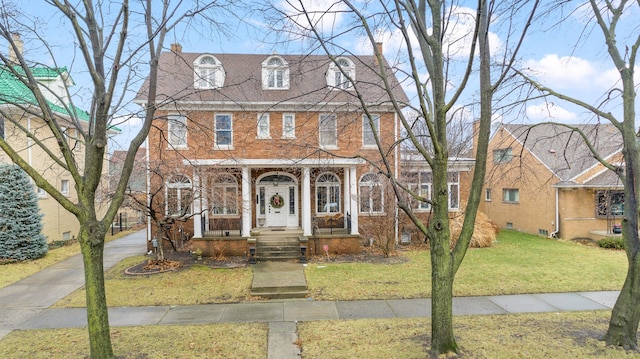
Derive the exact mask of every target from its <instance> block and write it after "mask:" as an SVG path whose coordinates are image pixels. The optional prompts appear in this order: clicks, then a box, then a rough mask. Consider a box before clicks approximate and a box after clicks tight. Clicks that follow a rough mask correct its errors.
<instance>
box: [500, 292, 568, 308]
mask: <svg viewBox="0 0 640 359" xmlns="http://www.w3.org/2000/svg"><path fill="white" fill-rule="evenodd" d="M489 300H491V301H492V302H493V303H495V304H496V305H498V306H499V307H500V308H502V309H504V310H505V311H507V312H509V313H544V312H554V311H557V310H558V309H557V308H556V307H553V306H551V305H549V304H548V303H546V302H544V301H542V300H540V299H538V298H536V297H534V296H532V295H526V294H522V295H501V296H493V297H489Z"/></svg>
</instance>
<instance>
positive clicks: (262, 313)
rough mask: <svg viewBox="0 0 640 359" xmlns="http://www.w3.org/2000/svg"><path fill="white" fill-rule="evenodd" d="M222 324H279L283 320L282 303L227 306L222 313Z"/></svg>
mask: <svg viewBox="0 0 640 359" xmlns="http://www.w3.org/2000/svg"><path fill="white" fill-rule="evenodd" d="M220 320H221V321H223V322H281V321H283V320H284V308H283V304H282V303H264V302H262V303H248V304H234V305H229V306H227V309H226V310H225V311H224V313H222V318H221V319H220Z"/></svg>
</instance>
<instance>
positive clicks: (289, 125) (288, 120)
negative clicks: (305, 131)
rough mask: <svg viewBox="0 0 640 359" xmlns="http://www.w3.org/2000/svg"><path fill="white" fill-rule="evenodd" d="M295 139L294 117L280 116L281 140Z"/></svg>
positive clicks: (287, 114) (291, 114)
mask: <svg viewBox="0 0 640 359" xmlns="http://www.w3.org/2000/svg"><path fill="white" fill-rule="evenodd" d="M295 137H296V115H295V114H293V113H285V114H283V115H282V138H295Z"/></svg>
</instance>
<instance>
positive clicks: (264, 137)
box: [256, 112, 271, 140]
mask: <svg viewBox="0 0 640 359" xmlns="http://www.w3.org/2000/svg"><path fill="white" fill-rule="evenodd" d="M262 121H265V122H266V123H267V131H266V133H261V132H260V124H261V123H262ZM256 132H257V134H256V138H257V139H259V140H268V139H271V116H270V114H269V113H268V112H265V113H259V114H258V121H257V124H256Z"/></svg>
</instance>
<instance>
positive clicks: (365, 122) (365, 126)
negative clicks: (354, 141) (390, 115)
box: [362, 115, 380, 147]
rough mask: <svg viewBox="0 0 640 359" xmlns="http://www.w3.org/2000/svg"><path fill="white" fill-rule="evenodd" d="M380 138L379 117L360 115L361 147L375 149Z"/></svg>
mask: <svg viewBox="0 0 640 359" xmlns="http://www.w3.org/2000/svg"><path fill="white" fill-rule="evenodd" d="M375 136H378V138H380V115H371V116H367V115H362V147H375V146H376V138H375Z"/></svg>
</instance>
